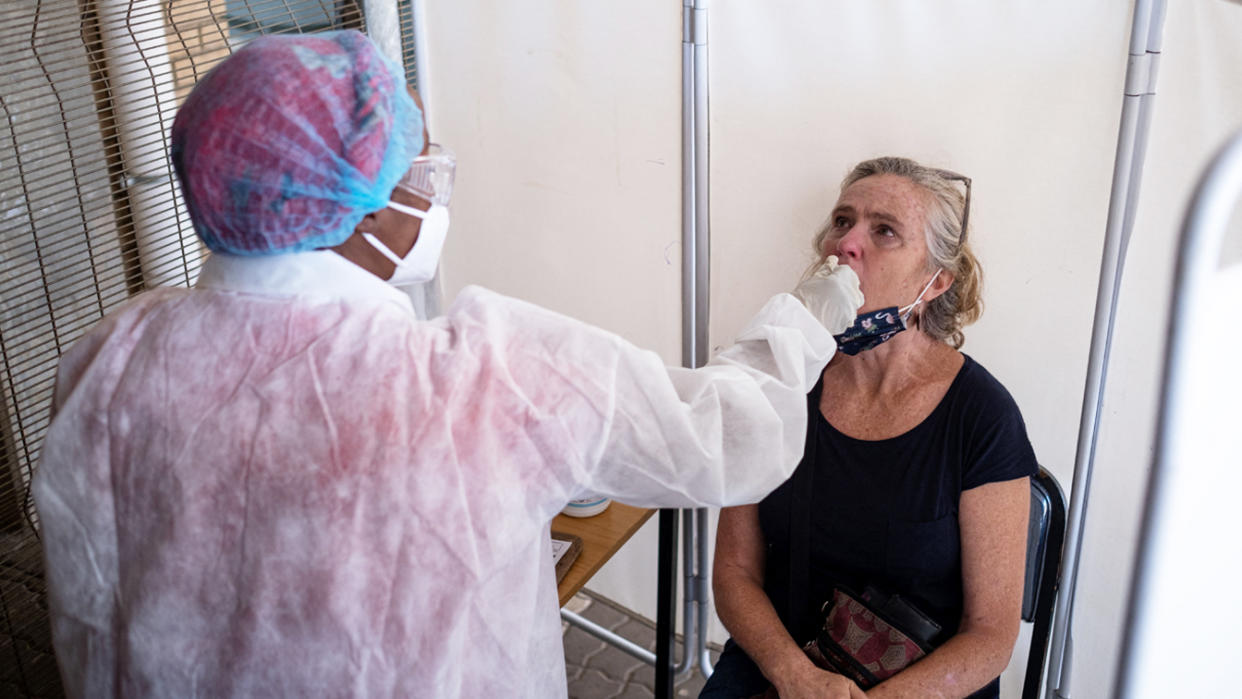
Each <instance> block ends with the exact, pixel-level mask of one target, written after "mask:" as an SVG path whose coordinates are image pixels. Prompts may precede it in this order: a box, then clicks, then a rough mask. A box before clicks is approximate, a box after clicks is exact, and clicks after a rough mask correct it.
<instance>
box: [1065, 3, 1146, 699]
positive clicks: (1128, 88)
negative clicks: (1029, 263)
mask: <svg viewBox="0 0 1242 699" xmlns="http://www.w3.org/2000/svg"><path fill="white" fill-rule="evenodd" d="M1164 13H1165V3H1164V0H1137V2H1136V3H1135V6H1134V17H1133V23H1132V27H1131V32H1130V49H1129V59H1128V62H1127V67H1126V85H1125V97H1124V98H1123V101H1122V108H1121V127H1120V130H1119V134H1118V138H1117V153H1116V157H1115V161H1114V166H1113V184H1112V191H1111V194H1110V199H1109V207H1108V221H1107V224H1106V227H1105V234H1104V252H1103V259H1102V261H1101V263H1100V280H1099V287H1098V289H1097V292H1096V307H1095V321H1094V325H1093V327H1092V332H1091V350H1090V357H1089V359H1088V362H1087V381H1086V387H1085V389H1084V391H1083V403H1082V413H1081V416H1080V420H1079V432H1078V446H1077V452H1076V454H1075V459H1074V480H1073V487H1072V490H1071V491H1070V507H1069V526H1068V530H1067V535H1066V541H1065V553H1064V559H1063V566H1064V567H1063V572H1062V583H1061V587H1060V589H1059V590H1058V595H1057V603H1056V614H1055V618H1054V621H1053V628H1052V644H1051V653H1050V657H1049V666H1048V683H1047V687H1048V696H1050V697H1056V698H1058V699H1069V697H1070V689H1071V679H1072V678H1071V674H1072V673H1071V670H1072V667H1071V664H1072V660H1073V635H1072V628H1071V621H1072V618H1073V612H1074V594H1075V592H1076V589H1077V582H1078V563H1079V557H1080V555H1081V551H1082V540H1083V531H1082V530H1083V524H1084V522H1085V520H1086V512H1087V499H1088V495H1089V492H1090V488H1091V472H1092V468H1093V466H1094V463H1095V448H1096V442H1097V436H1098V431H1099V424H1100V407H1101V403H1102V401H1103V398H1104V388H1105V384H1106V382H1107V378H1108V360H1109V355H1110V352H1111V349H1112V338H1113V327H1114V323H1115V320H1116V305H1117V293H1118V291H1119V289H1120V282H1121V273H1122V270H1123V267H1124V260H1125V252H1126V247H1127V246H1128V243H1129V238H1130V232H1131V230H1132V226H1133V223H1134V210H1135V207H1136V206H1137V205H1138V194H1139V186H1140V184H1141V173H1142V169H1143V157H1144V155H1145V153H1146V142H1147V131H1148V127H1149V125H1150V123H1151V114H1150V113H1151V108H1152V102H1153V101H1154V96H1155V82H1156V69H1157V66H1158V61H1157V57H1158V55H1159V51H1160V45H1161V36H1162V33H1163V25H1164Z"/></svg>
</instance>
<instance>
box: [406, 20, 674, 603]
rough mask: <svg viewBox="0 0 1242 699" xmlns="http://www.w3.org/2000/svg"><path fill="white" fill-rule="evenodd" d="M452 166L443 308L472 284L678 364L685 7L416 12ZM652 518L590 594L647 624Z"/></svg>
mask: <svg viewBox="0 0 1242 699" xmlns="http://www.w3.org/2000/svg"><path fill="white" fill-rule="evenodd" d="M425 15H426V27H427V50H428V65H429V66H431V69H430V70H431V75H430V76H429V78H430V83H431V85H432V94H431V95H430V98H431V99H430V105H431V106H430V109H431V114H430V119H431V124H432V126H433V128H434V129H435V130H434V131H433V132H432V134H431V138H432V140H435V141H440V142H442V143H444V144H445V145H448V146H449V147H451V148H453V149H454V150H455V151H456V153H457V156H458V171H457V185H456V188H455V191H454V195H453V204H452V207H451V209H452V215H453V228H452V230H451V231H450V233H449V238H448V242H447V244H446V245H445V257H444V262H443V265H442V267H441V271H442V275H443V278H444V284H445V301H446V304H447V303H449V302H451V299H452V298H453V296H454V295H455V294H456V293H457V292H458V291H459V290H460V289H461V288H462V287H463V286H465V285H467V284H481V285H484V286H487V287H489V288H492V289H495V290H497V291H500V292H503V293H506V294H511V295H513V296H517V297H520V298H523V299H526V300H529V301H533V302H535V303H538V304H541V305H544V306H546V307H548V308H551V309H553V310H556V311H559V312H562V313H566V314H568V315H571V316H573V317H575V318H579V319H581V320H584V321H587V322H590V323H594V324H596V325H599V326H601V327H604V328H606V329H608V330H611V331H613V332H616V333H619V334H620V335H622V336H624V337H625V338H627V339H629V340H630V341H632V342H634V343H636V344H638V345H639V346H641V347H644V348H647V349H651V350H653V351H655V352H657V353H658V354H659V355H660V357H661V358H662V359H663V360H664V361H665V362H666V363H668V364H672V365H677V364H680V362H681V164H680V163H681V4H680V3H674V2H671V1H670V0H663V1H661V0H642V1H640V2H627V3H612V2H610V3H587V2H579V1H575V0H536V1H533V2H521V3H507V2H485V1H481V0H453V1H452V2H427V3H425ZM656 529H657V527H656V521H655V519H654V518H653V519H652V520H651V521H650V522H649V523H648V524H647V525H646V526H645V527H644V528H643V530H642V531H641V532H639V534H638V535H637V536H636V537H635V538H634V539H632V540H631V542H630V543H629V544H627V546H626V547H625V548H624V549H623V550H622V551H621V553H620V554H619V555H618V556H617V557H616V558H615V559H614V560H613V561H612V562H611V563H609V564H608V565H607V566H606V567H605V568H604V570H603V571H602V572H601V573H600V575H598V576H597V577H596V578H595V580H594V581H592V585H591V587H592V588H593V589H596V590H598V591H599V592H601V594H604V595H607V596H608V597H609V598H611V599H614V600H616V601H618V602H620V603H622V604H625V605H626V606H628V607H631V608H633V609H637V610H640V611H642V612H643V613H644V614H646V615H648V616H649V617H654V615H655V590H656V583H655V571H656V553H657V550H656Z"/></svg>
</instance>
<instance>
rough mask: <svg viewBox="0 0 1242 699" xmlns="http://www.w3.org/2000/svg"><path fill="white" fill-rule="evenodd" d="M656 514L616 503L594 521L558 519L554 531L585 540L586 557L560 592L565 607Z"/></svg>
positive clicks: (567, 576) (577, 563) (582, 556)
mask: <svg viewBox="0 0 1242 699" xmlns="http://www.w3.org/2000/svg"><path fill="white" fill-rule="evenodd" d="M655 512H656V511H655V510H647V509H643V508H641V507H631V506H630V505H623V504H621V503H619V502H615V501H614V502H613V503H612V504H611V505H609V506H608V509H607V510H604V511H603V512H601V513H600V514H597V515H595V516H594V517H569V516H566V515H557V516H556V518H555V519H553V520H552V529H553V530H555V531H558V532H565V533H566V534H574V535H576V536H579V537H581V538H582V553H580V554H578V560H576V561H574V564H573V566H572V567H570V569H569V572H568V573H566V574H565V579H564V580H561V582H560V584H559V585H557V588H556V589H557V592H558V593H560V597H561V606H562V607H564V606H565V603H566V602H568V601H569V599H570V598H571V597H573V596H574V595H575V594H577V592H578V590H581V589H582V586H583V585H585V584H586V582H587V581H588V580H590V579H591V576H592V575H595V573H596V571H598V570H599V569H600V568H601V567H603V565H604V564H605V563H607V562H608V559H609V558H612V555H613V554H614V553H616V552H617V549H619V548H621V545H622V544H624V543H625V542H626V541H628V540H629V538H630V537H631V536H634V532H636V531H638V529H639V527H641V526H643V523H644V522H646V521H647V520H648V519H650V518H651V515H653V514H655Z"/></svg>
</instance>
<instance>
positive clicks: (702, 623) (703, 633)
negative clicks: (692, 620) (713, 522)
mask: <svg viewBox="0 0 1242 699" xmlns="http://www.w3.org/2000/svg"><path fill="white" fill-rule="evenodd" d="M695 513H696V514H697V515H698V539H699V548H698V558H699V569H698V576H697V579H696V582H697V585H698V591H697V593H698V604H699V616H698V627H699V636H698V645H697V647H696V650H697V651H698V654H699V672H701V673H702V674H703V677H704V678H707V677H711V676H712V669H713V668H712V657H711V653H709V652H708V650H707V613H708V607H707V592H708V590H707V588H708V585H709V584H710V583H709V582H708V581H709V580H710V576H709V571H710V570H711V566H710V564H709V563H708V560H707V542H708V538H707V508H702V507H701V508H699V509H697V510H695Z"/></svg>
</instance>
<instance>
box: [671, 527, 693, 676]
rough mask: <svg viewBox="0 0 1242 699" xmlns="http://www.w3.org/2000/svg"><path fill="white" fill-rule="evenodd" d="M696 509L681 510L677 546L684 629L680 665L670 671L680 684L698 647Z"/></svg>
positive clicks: (691, 663)
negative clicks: (679, 554)
mask: <svg viewBox="0 0 1242 699" xmlns="http://www.w3.org/2000/svg"><path fill="white" fill-rule="evenodd" d="M697 512H698V510H690V509H686V510H682V511H681V524H682V532H681V543H682V549H681V550H682V560H681V568H682V585H681V590H682V603H681V627H682V628H683V629H684V632H683V633H682V638H681V662H679V663H677V668H676V669H675V670H674V671H673V678H674V681H676V682H680V681H682V680H683V679H685V678H686V677H687V676H689V675H690V673H691V671H693V670H694V661H695V660H697V656H696V655H695V653H694V652H693V650H694V649H695V648H696V647H697V646H698V639H697V637H696V636H695V632H696V631H697V629H698V626H697V624H696V623H695V619H696V617H697V616H698V606H697V604H696V599H697V595H696V594H695V593H696V590H697V588H696V587H695V581H696V579H697V574H698V571H697V569H696V567H695V553H696V552H697V551H698V545H697V544H696V541H695V539H696V537H697V536H698V529H697V528H696V527H695V520H696V513H697Z"/></svg>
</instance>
